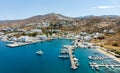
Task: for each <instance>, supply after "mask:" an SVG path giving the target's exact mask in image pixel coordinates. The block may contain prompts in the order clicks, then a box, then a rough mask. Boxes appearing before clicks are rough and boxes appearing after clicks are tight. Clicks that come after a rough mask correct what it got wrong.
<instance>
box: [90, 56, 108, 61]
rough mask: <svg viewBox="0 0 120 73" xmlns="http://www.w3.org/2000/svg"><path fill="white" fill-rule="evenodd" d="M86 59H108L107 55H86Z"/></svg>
mask: <svg viewBox="0 0 120 73" xmlns="http://www.w3.org/2000/svg"><path fill="white" fill-rule="evenodd" d="M88 59H90V60H104V59H109V57H105V56H88Z"/></svg>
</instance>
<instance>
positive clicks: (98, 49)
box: [96, 48, 120, 63]
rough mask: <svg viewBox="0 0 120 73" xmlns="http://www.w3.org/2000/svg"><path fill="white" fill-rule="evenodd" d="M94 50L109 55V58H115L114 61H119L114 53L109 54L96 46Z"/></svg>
mask: <svg viewBox="0 0 120 73" xmlns="http://www.w3.org/2000/svg"><path fill="white" fill-rule="evenodd" d="M96 50H97V51H98V52H101V53H102V54H104V55H106V56H108V57H110V58H111V59H113V60H115V61H117V62H119V63H120V58H116V57H115V56H114V55H112V54H110V53H109V52H107V51H105V50H103V49H101V48H97V49H96Z"/></svg>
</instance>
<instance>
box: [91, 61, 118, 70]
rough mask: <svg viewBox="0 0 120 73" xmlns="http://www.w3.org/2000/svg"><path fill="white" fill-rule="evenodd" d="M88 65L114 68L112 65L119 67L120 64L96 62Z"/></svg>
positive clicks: (97, 67) (96, 67)
mask: <svg viewBox="0 0 120 73" xmlns="http://www.w3.org/2000/svg"><path fill="white" fill-rule="evenodd" d="M90 66H91V67H92V69H94V68H95V69H97V70H98V69H99V67H105V68H109V67H111V68H114V67H120V64H107V63H102V64H97V63H94V62H93V63H90Z"/></svg>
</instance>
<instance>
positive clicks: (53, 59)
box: [0, 39, 120, 73]
mask: <svg viewBox="0 0 120 73" xmlns="http://www.w3.org/2000/svg"><path fill="white" fill-rule="evenodd" d="M71 42H72V41H71V40H65V39H56V40H52V41H47V42H40V43H35V44H30V45H26V46H20V47H15V48H10V47H6V46H5V45H6V44H7V43H6V42H0V73H120V68H116V67H115V68H114V69H112V68H109V69H106V68H105V67H100V70H99V71H96V70H94V69H91V67H90V66H89V64H88V63H89V62H92V61H91V60H89V59H88V56H93V55H96V54H95V53H96V52H97V55H99V56H103V54H101V53H99V52H98V51H96V50H95V49H85V48H77V49H76V50H75V53H74V54H75V57H76V58H78V60H79V64H80V66H79V68H78V69H76V70H72V69H71V68H70V66H71V64H70V60H69V59H60V58H58V56H59V52H60V49H62V48H63V45H70V44H71ZM38 50H42V51H43V52H44V54H43V55H40V56H39V55H36V51H38ZM94 62H97V63H102V62H105V63H117V62H116V61H114V60H112V59H106V60H104V61H94Z"/></svg>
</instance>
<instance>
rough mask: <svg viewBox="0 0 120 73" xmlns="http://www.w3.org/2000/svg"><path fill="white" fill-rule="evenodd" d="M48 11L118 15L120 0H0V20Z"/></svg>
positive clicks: (79, 14) (66, 14) (85, 14)
mask: <svg viewBox="0 0 120 73" xmlns="http://www.w3.org/2000/svg"><path fill="white" fill-rule="evenodd" d="M48 13H57V14H62V15H65V16H70V17H79V16H87V15H97V16H100V15H120V0H0V20H14V19H25V18H29V17H32V16H36V15H44V14H48Z"/></svg>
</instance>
